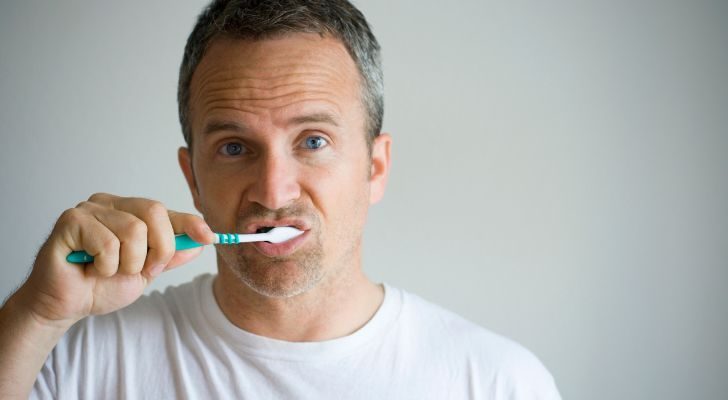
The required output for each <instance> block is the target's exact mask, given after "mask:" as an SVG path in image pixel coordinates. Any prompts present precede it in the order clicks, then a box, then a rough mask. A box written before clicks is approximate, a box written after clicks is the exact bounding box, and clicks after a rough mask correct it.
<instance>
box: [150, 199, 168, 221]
mask: <svg viewBox="0 0 728 400" xmlns="http://www.w3.org/2000/svg"><path fill="white" fill-rule="evenodd" d="M145 213H146V216H147V217H149V218H152V219H157V218H166V217H167V207H165V206H164V204H162V203H161V202H159V201H156V200H151V201H149V204H147V207H146V210H145Z"/></svg>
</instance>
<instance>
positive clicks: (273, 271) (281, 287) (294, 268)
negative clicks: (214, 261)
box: [223, 252, 324, 298]
mask: <svg viewBox="0 0 728 400" xmlns="http://www.w3.org/2000/svg"><path fill="white" fill-rule="evenodd" d="M320 256H321V255H320V253H318V252H313V253H306V254H302V255H299V256H298V257H285V258H268V257H259V256H255V255H253V256H251V255H246V254H241V253H237V254H234V255H232V257H230V258H232V259H231V260H228V259H227V258H228V257H224V256H223V258H226V264H227V267H228V268H229V269H230V270H231V271H232V272H233V274H234V275H236V276H237V278H238V279H240V281H241V282H242V283H244V284H245V285H246V286H247V287H249V288H250V289H251V290H253V291H254V292H256V293H258V294H259V295H261V296H265V297H270V298H291V297H295V296H298V295H300V294H303V293H306V292H308V291H309V290H311V289H313V288H314V287H316V285H317V284H318V283H319V282H320V281H321V280H322V279H323V277H324V271H323V265H322V263H321V257H320ZM230 261H232V262H230Z"/></svg>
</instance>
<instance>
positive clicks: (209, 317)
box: [198, 274, 402, 362]
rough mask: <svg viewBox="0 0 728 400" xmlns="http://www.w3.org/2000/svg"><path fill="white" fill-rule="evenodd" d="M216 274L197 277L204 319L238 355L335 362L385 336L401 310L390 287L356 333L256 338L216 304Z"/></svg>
mask: <svg viewBox="0 0 728 400" xmlns="http://www.w3.org/2000/svg"><path fill="white" fill-rule="evenodd" d="M215 277H216V275H212V274H206V275H204V276H201V277H199V278H198V279H201V280H202V282H200V285H199V286H198V288H199V298H200V302H199V304H200V306H201V311H202V315H203V317H204V319H205V320H206V322H207V324H208V327H209V328H210V329H211V330H212V331H213V332H214V334H215V335H216V336H218V337H220V339H221V340H222V341H223V342H224V344H225V345H227V346H230V347H232V348H234V349H236V350H238V351H240V352H243V353H246V354H248V355H252V356H255V357H263V358H269V359H278V360H287V361H300V362H321V361H326V360H331V359H337V358H340V357H343V356H346V355H347V354H350V353H352V352H356V351H357V350H358V349H361V348H362V347H363V346H365V345H366V344H367V343H370V342H371V341H372V340H374V339H376V338H377V337H381V336H383V335H385V334H386V333H387V332H388V331H389V330H390V329H391V328H392V326H393V325H394V323H395V322H396V321H397V319H398V317H399V313H400V311H401V308H402V293H401V291H400V290H397V289H395V288H393V287H391V286H389V285H387V284H386V283H385V284H382V286H383V287H384V299H383V300H382V304H381V305H380V306H379V308H378V309H377V311H376V312H375V313H374V316H372V318H371V319H370V320H369V321H367V323H366V324H364V326H362V327H361V328H359V329H358V330H357V331H355V332H353V333H351V334H349V335H347V336H343V337H339V338H335V339H329V340H323V341H317V342H289V341H286V340H280V339H273V338H269V337H265V336H260V335H256V334H254V333H251V332H248V331H246V330H244V329H241V328H239V327H237V326H235V325H234V324H233V323H232V322H230V320H228V318H227V317H226V316H225V314H224V313H223V312H222V309H221V308H220V306H219V305H218V304H217V301H216V300H215V296H214V294H213V289H212V285H213V282H214V281H215Z"/></svg>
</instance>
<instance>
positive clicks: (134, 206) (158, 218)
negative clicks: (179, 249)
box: [101, 196, 175, 278]
mask: <svg viewBox="0 0 728 400" xmlns="http://www.w3.org/2000/svg"><path fill="white" fill-rule="evenodd" d="M104 199H106V198H105V197H103V196H102V197H101V201H104ZM111 202H112V203H113V207H114V208H115V209H117V210H120V211H124V212H127V213H130V214H133V215H135V216H136V217H137V218H139V219H141V220H142V221H144V223H145V224H146V226H147V242H146V243H147V246H148V249H147V252H146V259H145V261H144V265H143V269H142V270H143V273H144V274H145V275H146V276H148V277H150V278H151V277H153V276H154V275H155V273H156V274H158V273H159V272H161V270H162V269H163V268H164V266H166V265H167V263H169V261H170V260H171V259H172V256H174V251H175V249H174V230H173V229H172V223H171V222H170V220H169V215H168V214H167V208H166V207H165V206H164V205H163V204H162V203H160V202H158V201H155V200H150V199H143V198H134V197H117V198H113V199H111ZM153 272H154V273H153Z"/></svg>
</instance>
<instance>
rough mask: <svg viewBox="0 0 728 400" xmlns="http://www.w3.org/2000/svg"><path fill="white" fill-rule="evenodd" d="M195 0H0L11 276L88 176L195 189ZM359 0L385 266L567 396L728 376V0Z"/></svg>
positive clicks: (672, 393) (177, 195)
mask: <svg viewBox="0 0 728 400" xmlns="http://www.w3.org/2000/svg"><path fill="white" fill-rule="evenodd" d="M204 3H205V2H204V1H178V0H175V1H172V0H167V1H153V2H152V1H115V2H111V1H90V0H89V1H70V0H69V1H63V2H57V1H22V2H21V1H3V2H2V3H0V132H1V136H0V188H2V189H1V190H2V207H0V221H2V224H1V225H0V249H1V250H2V255H3V261H2V264H1V265H0V277H1V279H0V295H2V296H5V295H8V294H10V293H11V292H12V291H13V290H14V288H15V287H16V286H17V285H19V284H20V283H21V282H22V281H23V279H24V277H25V276H26V274H27V273H28V271H29V269H30V267H31V265H32V263H33V258H34V255H35V252H36V251H37V249H38V247H39V246H40V245H41V244H42V243H43V241H44V240H45V238H46V236H47V234H48V233H49V232H50V229H51V227H52V226H53V224H54V221H55V219H56V218H57V216H58V215H59V214H60V213H61V212H62V211H63V210H64V209H66V208H70V207H73V206H74V205H76V204H77V203H78V202H80V201H82V200H85V199H86V198H87V197H88V196H89V195H90V194H92V193H94V192H100V191H103V192H110V193H115V194H120V195H133V196H142V197H149V198H154V199H158V200H161V201H163V202H164V203H165V204H166V205H167V206H168V207H169V208H172V209H176V210H184V211H194V208H193V206H192V202H191V200H190V196H189V194H188V191H187V187H186V185H185V183H184V180H183V177H182V174H181V173H180V172H179V170H178V167H177V162H176V151H177V148H178V147H179V146H181V145H182V144H183V140H182V136H181V133H180V129H179V125H178V122H177V121H178V120H177V105H176V97H175V94H176V83H177V72H178V66H179V63H180V60H181V56H182V49H183V46H184V43H185V40H186V37H187V35H188V34H189V31H190V30H191V27H192V25H193V23H194V20H195V17H196V15H197V14H198V13H199V12H200V10H201V9H202V7H203V4H204ZM357 4H358V5H359V6H360V8H361V9H362V10H363V12H364V13H365V15H366V16H367V17H368V19H369V21H370V23H371V25H372V27H373V30H374V32H375V34H376V35H377V37H378V39H379V41H380V43H381V45H382V47H383V58H384V72H385V87H386V97H385V103H386V112H385V123H384V127H385V130H386V131H388V132H391V133H392V135H393V137H394V148H393V156H394V162H393V170H392V176H391V180H390V185H389V188H388V192H387V195H386V196H385V199H384V201H383V202H382V203H380V204H378V205H376V206H375V207H373V208H372V210H371V215H370V220H369V224H368V226H367V232H366V239H365V242H366V243H365V248H366V251H365V255H364V259H365V270H366V272H367V273H368V274H369V275H370V277H371V278H372V279H374V280H375V281H386V282H388V283H390V284H392V285H395V286H400V287H403V288H405V289H407V290H410V291H412V292H415V293H418V294H420V295H421V296H423V297H425V298H427V299H429V300H431V301H434V302H436V303H439V304H442V305H444V306H445V307H447V308H450V309H452V310H454V311H456V312H458V313H460V314H462V315H464V316H465V317H467V318H469V319H471V320H474V321H476V322H477V323H479V324H481V325H483V326H485V327H487V328H489V329H491V330H493V331H495V332H498V333H501V334H503V335H505V336H508V337H511V338H513V339H515V340H516V341H518V342H520V343H522V344H523V345H525V346H526V347H527V348H529V349H530V350H532V351H533V352H534V353H535V354H536V355H537V356H538V357H539V358H540V359H541V360H542V361H543V362H544V364H545V365H546V366H547V367H548V368H549V370H550V371H551V372H552V373H553V375H554V376H555V378H556V381H557V384H558V386H559V388H560V390H561V391H562V395H563V396H564V398H567V399H686V398H690V399H718V398H725V397H724V396H725V393H727V392H728V379H726V378H727V375H726V371H728V345H727V344H726V339H727V338H728V307H727V306H728V294H727V293H728V291H726V288H725V287H726V284H727V283H728V207H726V205H727V204H728V79H726V77H727V76H726V75H727V74H726V72H727V71H728V24H726V21H727V20H728V4H727V3H726V2H723V1H714V2H709V1H682V2H677V1H669V0H668V1H602V2H589V1H587V2H584V1H564V0H556V1H550V2H541V1H530V0H525V1H509V2H495V1H461V2H458V3H457V4H451V5H445V4H446V2H442V1H434V0H430V1H420V0H418V1H414V0H412V1H386V0H376V1H364V0H359V1H358V2H357ZM214 270H215V268H214V250H212V249H207V250H206V251H205V253H204V254H203V256H202V257H201V258H200V259H198V260H196V261H195V262H194V263H192V264H189V265H187V266H185V267H183V268H180V269H177V270H175V271H172V272H169V273H166V274H165V275H163V276H162V277H161V278H159V279H158V280H157V281H156V282H154V284H153V289H161V288H163V287H164V286H167V285H169V284H178V283H181V282H184V281H188V280H189V279H191V277H193V276H195V275H197V274H200V273H204V272H211V271H214Z"/></svg>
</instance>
